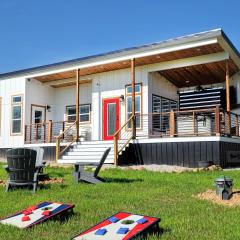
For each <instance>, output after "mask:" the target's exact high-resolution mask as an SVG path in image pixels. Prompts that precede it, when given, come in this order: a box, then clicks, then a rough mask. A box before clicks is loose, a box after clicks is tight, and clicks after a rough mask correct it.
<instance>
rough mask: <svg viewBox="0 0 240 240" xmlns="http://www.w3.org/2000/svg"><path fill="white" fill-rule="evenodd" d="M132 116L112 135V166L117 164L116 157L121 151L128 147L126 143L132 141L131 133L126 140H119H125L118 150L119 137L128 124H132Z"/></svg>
mask: <svg viewBox="0 0 240 240" xmlns="http://www.w3.org/2000/svg"><path fill="white" fill-rule="evenodd" d="M134 117H135V116H134V115H132V116H131V117H130V118H129V119H128V120H127V121H126V122H125V123H124V124H123V126H122V127H121V128H119V129H118V130H117V131H116V133H115V134H114V165H117V164H118V155H119V154H120V153H121V152H122V151H123V149H124V148H125V147H126V146H127V145H128V143H129V142H130V141H131V140H132V138H133V134H132V131H129V132H130V136H129V137H128V138H127V139H121V140H126V141H125V142H124V143H123V145H122V146H121V148H120V149H119V147H118V143H119V136H121V131H122V130H123V129H124V128H125V127H126V126H127V125H128V124H129V122H132V121H133V119H134Z"/></svg>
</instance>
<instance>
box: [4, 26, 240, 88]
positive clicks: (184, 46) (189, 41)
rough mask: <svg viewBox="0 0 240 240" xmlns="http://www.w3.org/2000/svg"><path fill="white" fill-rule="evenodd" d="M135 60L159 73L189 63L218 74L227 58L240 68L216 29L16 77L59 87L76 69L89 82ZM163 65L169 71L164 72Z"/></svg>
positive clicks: (234, 52) (235, 54)
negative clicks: (204, 65)
mask: <svg viewBox="0 0 240 240" xmlns="http://www.w3.org/2000/svg"><path fill="white" fill-rule="evenodd" d="M133 58H135V62H136V66H137V67H138V66H143V65H151V66H152V65H153V66H156V65H157V67H156V68H159V67H160V69H157V70H156V71H164V70H167V69H168V70H169V69H173V67H174V68H181V67H189V64H190V62H191V64H192V65H193V64H194V65H202V64H209V63H211V64H214V63H216V67H214V68H216V71H218V70H219V69H220V68H222V66H218V65H219V64H218V63H219V62H224V60H227V59H230V61H231V69H230V73H231V74H234V73H235V72H237V71H239V69H240V57H239V53H238V51H237V50H236V49H235V48H234V46H233V45H232V44H231V42H230V41H229V39H228V38H227V37H226V35H225V34H224V33H223V31H222V30H220V29H217V30H213V31H208V32H203V33H199V34H193V35H188V36H185V37H180V38H176V39H171V40H168V41H163V42H160V43H154V44H150V45H145V46H141V47H137V48H131V49H124V50H120V51H116V52H111V53H107V54H102V55H98V56H93V57H87V58H82V59H76V60H72V61H67V62H63V63H57V64H52V65H48V66H43V67H39V68H35V69H29V70H26V71H24V73H17V72H16V74H24V76H25V77H26V78H35V79H37V80H39V81H41V82H43V83H44V84H46V85H50V86H55V87H59V86H61V81H62V83H63V84H64V86H65V85H66V84H67V82H68V81H69V83H70V82H72V81H73V80H74V78H75V76H76V69H81V70H80V73H81V77H82V78H81V79H83V81H86V80H89V78H88V75H91V74H96V73H102V72H107V71H113V70H118V69H125V68H130V60H131V59H133ZM184 64H185V65H184ZM163 66H165V68H166V67H168V68H166V69H164V68H163ZM218 68H219V69H218ZM9 75H11V73H10V74H9ZM83 76H84V77H83ZM1 78H4V75H0V79H1Z"/></svg>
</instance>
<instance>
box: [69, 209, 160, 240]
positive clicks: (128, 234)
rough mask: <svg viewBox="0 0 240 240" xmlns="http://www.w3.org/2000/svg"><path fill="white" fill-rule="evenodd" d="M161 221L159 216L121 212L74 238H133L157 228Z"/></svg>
mask: <svg viewBox="0 0 240 240" xmlns="http://www.w3.org/2000/svg"><path fill="white" fill-rule="evenodd" d="M159 222H160V219H159V218H155V217H148V216H143V215H136V214H132V213H127V212H119V213H117V214H115V215H113V216H112V217H110V218H108V219H105V220H104V221H102V222H100V223H98V224H97V225H95V226H93V227H92V228H90V229H88V230H87V231H85V232H82V233H80V234H79V235H77V236H75V237H74V238H73V240H131V239H134V238H135V237H139V236H140V235H141V234H144V233H147V232H150V231H152V230H154V229H156V230H157V229H158V228H159V226H158V224H159Z"/></svg>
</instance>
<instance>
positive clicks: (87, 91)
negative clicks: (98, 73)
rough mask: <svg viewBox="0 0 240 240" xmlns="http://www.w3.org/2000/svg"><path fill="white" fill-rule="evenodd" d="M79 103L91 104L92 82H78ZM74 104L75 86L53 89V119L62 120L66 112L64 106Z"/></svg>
mask: <svg viewBox="0 0 240 240" xmlns="http://www.w3.org/2000/svg"><path fill="white" fill-rule="evenodd" d="M79 95H80V100H79V101H80V104H88V103H89V104H92V84H91V83H84V84H80V92H79ZM71 105H76V87H75V86H69V87H61V88H55V89H54V100H53V104H52V108H53V109H54V116H53V119H52V120H53V121H59V120H63V118H64V114H65V113H66V106H71Z"/></svg>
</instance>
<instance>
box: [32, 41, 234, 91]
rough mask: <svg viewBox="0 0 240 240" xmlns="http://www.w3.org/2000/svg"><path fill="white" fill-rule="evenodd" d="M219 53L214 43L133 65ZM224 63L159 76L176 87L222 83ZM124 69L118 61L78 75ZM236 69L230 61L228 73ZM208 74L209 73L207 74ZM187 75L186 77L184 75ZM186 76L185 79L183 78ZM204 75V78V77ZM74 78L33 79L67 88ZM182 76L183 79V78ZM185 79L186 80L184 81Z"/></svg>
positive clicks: (59, 75)
mask: <svg viewBox="0 0 240 240" xmlns="http://www.w3.org/2000/svg"><path fill="white" fill-rule="evenodd" d="M219 52H224V50H223V48H222V47H221V46H220V44H219V43H214V44H209V45H204V46H200V47H194V48H189V49H184V50H178V51H174V52H168V53H162V54H157V55H151V56H147V57H141V58H136V60H135V64H136V66H143V65H146V64H154V63H162V62H167V61H172V60H178V59H183V58H190V57H197V56H202V55H207V54H212V53H219ZM223 65H224V63H216V64H206V65H205V66H196V67H191V69H192V70H191V71H193V73H192V72H191V71H190V72H189V70H188V69H185V68H181V69H177V70H175V69H174V70H169V71H168V70H166V71H162V72H161V74H163V75H164V76H165V77H167V78H168V79H169V80H170V81H172V82H173V83H174V84H175V85H177V86H183V85H184V83H185V81H184V80H188V79H189V80H191V83H192V84H193V85H194V84H196V83H198V82H201V81H204V82H206V81H207V80H209V79H212V78H213V79H214V81H215V80H217V79H218V77H220V75H222V78H221V80H220V81H223V79H224V73H223V71H224V66H223ZM124 68H130V61H120V62H114V63H108V64H104V65H98V66H92V67H86V68H83V69H81V71H80V75H81V76H87V75H90V74H95V73H101V72H107V71H113V70H118V69H124ZM202 68H204V69H205V70H206V69H208V70H209V71H206V72H207V73H208V74H206V73H205V70H204V72H203V70H202ZM236 69H237V66H236V65H235V64H234V63H233V62H232V61H231V66H230V72H231V73H234V72H235V71H236ZM199 72H203V73H201V74H202V75H204V79H203V77H202V75H200V76H201V77H200V76H199ZM209 72H210V73H209ZM186 74H187V75H186ZM185 75H186V77H185ZM205 75H206V76H205ZM213 75H214V77H213ZM75 76H76V71H75V70H71V71H66V72H61V73H55V74H51V75H44V76H39V77H35V79H37V80H39V81H41V82H43V83H47V82H52V81H59V80H61V79H64V80H65V81H64V84H63V85H61V84H59V82H58V84H57V85H56V86H54V83H51V86H53V87H60V86H67V85H68V84H67V81H66V80H67V79H69V85H72V84H73V78H75ZM183 76H184V78H183ZM194 76H197V80H194V79H193V78H194ZM186 78H187V79H186Z"/></svg>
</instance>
